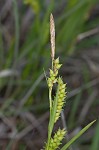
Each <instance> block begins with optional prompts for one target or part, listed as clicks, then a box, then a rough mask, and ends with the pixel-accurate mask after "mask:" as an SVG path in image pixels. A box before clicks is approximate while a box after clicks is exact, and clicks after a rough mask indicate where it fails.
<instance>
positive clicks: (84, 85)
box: [0, 0, 99, 150]
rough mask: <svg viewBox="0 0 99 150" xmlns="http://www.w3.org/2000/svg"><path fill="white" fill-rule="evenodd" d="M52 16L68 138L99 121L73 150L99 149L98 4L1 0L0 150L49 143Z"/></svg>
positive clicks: (30, 149) (89, 0)
mask: <svg viewBox="0 0 99 150" xmlns="http://www.w3.org/2000/svg"><path fill="white" fill-rule="evenodd" d="M51 13H53V15H54V19H55V26H56V57H57V56H59V57H60V62H61V63H62V64H63V67H62V69H61V70H60V74H61V75H62V76H63V79H64V81H65V82H66V83H67V92H68V94H67V95H68V96H67V103H66V106H65V107H64V114H65V123H66V126H67V129H68V137H69V138H71V137H72V136H74V135H75V134H76V133H77V132H78V131H79V130H80V129H81V128H82V127H84V126H85V125H87V124H88V123H89V122H91V121H92V120H94V119H97V122H96V123H95V124H94V126H93V127H91V128H90V129H89V130H88V131H87V132H86V133H85V134H84V135H83V136H82V137H81V138H80V139H79V140H77V141H76V142H75V143H74V144H73V145H72V147H71V148H70V150H71V149H72V150H99V121H98V120H99V119H98V117H99V2H98V0H82V1H81V0H61V1H56V0H42V1H40V0H0V150H40V149H41V148H42V147H43V145H44V142H45V141H46V138H47V126H48V118H49V103H48V102H49V101H48V87H47V83H46V79H45V77H44V70H45V71H46V72H47V71H48V70H49V67H50V66H51V58H50V35H49V18H50V14H51ZM58 124H59V125H60V126H63V123H62V121H61V120H60V121H59V123H58ZM56 128H57V125H56Z"/></svg>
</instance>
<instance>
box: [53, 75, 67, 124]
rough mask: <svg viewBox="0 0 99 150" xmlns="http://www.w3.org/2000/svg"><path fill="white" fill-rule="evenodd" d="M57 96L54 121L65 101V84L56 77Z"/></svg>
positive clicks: (57, 117)
mask: <svg viewBox="0 0 99 150" xmlns="http://www.w3.org/2000/svg"><path fill="white" fill-rule="evenodd" d="M58 89H59V90H58V91H57V92H58V93H57V94H58V97H57V110H56V114H55V122H56V121H57V120H58V119H59V117H60V113H61V111H62V107H63V105H64V103H65V97H66V91H65V90H66V84H64V83H63V81H62V78H61V77H59V78H58Z"/></svg>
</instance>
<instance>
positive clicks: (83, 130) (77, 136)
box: [61, 120, 96, 150]
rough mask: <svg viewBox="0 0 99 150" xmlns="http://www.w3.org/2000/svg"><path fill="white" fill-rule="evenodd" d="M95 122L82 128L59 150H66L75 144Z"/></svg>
mask: <svg viewBox="0 0 99 150" xmlns="http://www.w3.org/2000/svg"><path fill="white" fill-rule="evenodd" d="M95 121H96V120H94V121H92V122H91V123H89V124H88V125H87V126H86V127H84V128H83V129H82V130H81V131H80V132H79V133H78V134H77V135H76V136H74V137H73V138H72V139H71V140H70V141H69V142H68V143H67V144H65V145H64V146H63V147H62V149H61V150H66V149H67V148H68V147H69V146H70V145H71V144H72V143H73V142H75V141H76V140H77V139H78V138H79V137H80V136H81V135H82V134H83V133H84V132H85V131H86V130H87V129H88V128H89V127H90V126H91V125H92V124H93V123H94V122H95Z"/></svg>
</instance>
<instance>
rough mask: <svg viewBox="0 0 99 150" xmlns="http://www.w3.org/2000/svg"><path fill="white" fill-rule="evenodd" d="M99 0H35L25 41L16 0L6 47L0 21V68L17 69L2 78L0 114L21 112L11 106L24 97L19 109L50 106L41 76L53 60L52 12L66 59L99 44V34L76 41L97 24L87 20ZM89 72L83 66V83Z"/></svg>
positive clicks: (38, 110)
mask: <svg viewBox="0 0 99 150" xmlns="http://www.w3.org/2000/svg"><path fill="white" fill-rule="evenodd" d="M96 2H97V1H96V0H91V1H90V0H83V1H79V0H74V1H72V0H69V1H68V2H67V3H65V4H64V6H62V2H58V4H56V3H57V2H56V1H53V0H51V1H50V2H49V4H46V2H45V1H42V3H40V1H35V2H34V3H33V4H32V6H31V7H32V9H33V13H34V19H33V23H32V24H31V25H30V28H29V30H28V31H27V34H26V37H25V38H24V40H23V42H21V40H20V36H21V35H20V33H21V31H20V30H21V23H22V22H21V20H22V17H23V16H22V15H23V12H21V11H19V8H18V2H17V1H16V0H13V9H12V12H13V16H14V36H13V37H12V40H11V41H10V42H11V43H10V46H9V49H8V50H7V51H5V49H4V43H3V33H2V32H3V30H2V29H3V26H2V24H1V23H0V71H3V70H6V69H9V70H12V71H13V72H14V70H17V71H18V75H16V76H14V77H13V76H12V75H11V76H10V77H9V76H7V77H2V78H0V91H1V97H2V98H4V102H3V103H2V106H1V110H0V111H1V114H2V113H3V114H5V115H6V116H7V115H8V116H10V115H13V114H15V115H16V114H17V113H18V112H17V110H14V108H13V107H11V106H12V104H14V102H15V104H16V103H18V105H19V107H20V104H21V101H22V100H23V103H22V107H20V111H23V112H24V111H33V112H34V113H35V112H36V113H38V114H41V112H42V113H43V112H45V111H46V110H47V108H48V104H47V102H46V101H47V96H46V92H47V90H46V85H45V82H44V81H43V78H40V76H41V74H42V73H43V68H45V69H47V68H48V65H49V62H50V47H49V44H48V43H49V16H50V13H51V12H54V13H55V14H56V16H57V17H55V22H56V34H57V37H56V51H57V52H56V53H57V54H58V53H59V54H60V55H62V54H64V56H65V57H63V61H65V58H67V56H68V54H73V52H74V50H75V49H77V50H78V49H81V48H89V47H92V46H93V45H95V44H97V45H98V44H99V43H98V38H99V36H98V35H95V36H94V37H92V38H90V39H85V40H83V41H81V42H79V44H77V45H76V40H77V36H78V34H79V33H81V32H85V31H87V30H89V29H91V28H94V27H96V26H97V24H98V19H97V18H96V19H93V20H92V21H90V22H88V23H87V20H88V16H90V10H91V8H92V7H93V5H94V4H95V3H96ZM35 3H36V4H35ZM60 5H61V6H62V8H61V14H59V13H58V9H59V8H60ZM27 7H28V6H27V5H26V4H23V6H22V9H23V10H25V9H27ZM21 13H22V14H21ZM75 53H76V52H75ZM87 73H88V74H87ZM87 73H86V69H85V68H84V71H83V76H84V82H85V83H84V84H86V83H87V82H88V81H89V80H90V76H89V72H87ZM87 75H88V76H87ZM38 85H39V87H38ZM81 92H82V91H81ZM89 93H90V92H89ZM80 98H81V94H79V95H77V96H76V98H75V99H74V102H73V105H72V106H71V112H70V117H69V119H68V120H69V121H68V122H69V124H70V128H71V127H75V123H74V122H76V113H77V110H78V106H79V104H80ZM42 103H43V104H42ZM97 128H98V127H97ZM96 134H97V133H96ZM95 137H97V135H96V136H95ZM96 141H97V140H96ZM94 143H95V142H94V140H93V144H92V148H93V147H94V145H95V147H96V145H97V144H94ZM21 149H24V148H21Z"/></svg>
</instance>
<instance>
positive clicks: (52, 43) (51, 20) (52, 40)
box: [50, 14, 55, 60]
mask: <svg viewBox="0 0 99 150" xmlns="http://www.w3.org/2000/svg"><path fill="white" fill-rule="evenodd" d="M50 36H51V57H52V60H54V57H55V23H54V18H53V15H52V14H51V15H50Z"/></svg>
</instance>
